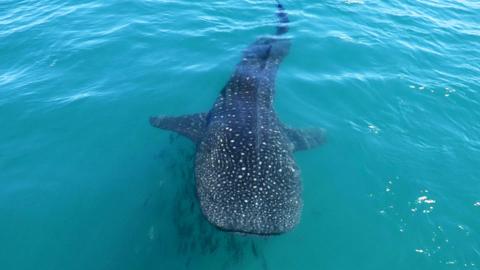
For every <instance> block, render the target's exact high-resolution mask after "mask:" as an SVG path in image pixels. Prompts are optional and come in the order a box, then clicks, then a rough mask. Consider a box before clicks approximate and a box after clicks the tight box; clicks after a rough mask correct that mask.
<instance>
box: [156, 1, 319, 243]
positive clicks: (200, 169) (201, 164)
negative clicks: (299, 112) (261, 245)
mask: <svg viewBox="0 0 480 270" xmlns="http://www.w3.org/2000/svg"><path fill="white" fill-rule="evenodd" d="M277 8H278V12H277V16H278V18H279V25H278V26H277V31H276V35H274V36H272V37H262V38H259V39H257V40H256V41H255V42H254V43H253V44H252V45H250V46H249V47H248V48H247V49H246V50H245V51H244V53H243V56H242V60H241V61H240V63H239V64H238V65H237V67H236V70H235V72H234V74H233V75H232V76H231V78H230V80H229V81H228V82H227V84H226V85H225V87H224V88H223V89H222V91H221V93H220V95H219V97H218V98H217V100H216V101H215V104H214V105H213V108H212V109H211V110H210V111H209V112H208V113H199V114H194V115H187V116H179V117H168V116H157V117H151V118H150V123H151V124H152V125H153V126H155V127H158V128H161V129H167V130H171V131H175V132H177V133H179V134H181V135H184V136H186V137H188V138H190V139H191V140H192V141H193V142H194V143H196V146H197V151H196V157H195V179H196V188H197V197H198V199H199V201H200V206H201V209H202V212H203V214H204V216H205V217H206V218H207V220H208V221H209V222H210V223H212V224H213V225H215V226H216V227H218V228H219V229H221V230H225V231H232V232H240V233H246V234H259V235H272V234H281V233H284V232H287V231H289V230H291V229H292V228H294V227H295V226H296V225H297V224H298V223H299V222H300V216H301V210H302V205H303V202H302V184H301V180H300V171H299V168H298V166H297V165H296V164H295V161H294V159H293V152H295V151H299V150H306V149H309V148H312V147H315V146H317V145H320V144H321V143H322V142H323V139H324V134H323V131H322V129H319V128H314V129H302V130H300V129H291V128H288V127H286V126H285V125H283V124H282V123H281V122H280V121H279V119H278V117H277V116H276V114H275V111H274V109H273V99H274V92H275V91H274V90H275V76H276V73H277V70H278V67H279V65H280V63H281V62H282V60H283V59H284V57H285V56H286V55H287V53H288V50H289V48H290V39H288V38H283V37H281V35H282V34H284V33H286V32H287V31H288V28H287V23H288V17H287V14H286V13H285V10H284V8H283V6H282V5H281V4H280V3H278V2H277Z"/></svg>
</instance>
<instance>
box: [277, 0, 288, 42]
mask: <svg viewBox="0 0 480 270" xmlns="http://www.w3.org/2000/svg"><path fill="white" fill-rule="evenodd" d="M275 2H277V17H278V25H277V33H276V34H277V35H283V34H285V33H287V32H288V23H289V22H290V21H289V20H288V15H287V12H286V11H285V8H284V7H283V5H282V3H280V1H279V0H275Z"/></svg>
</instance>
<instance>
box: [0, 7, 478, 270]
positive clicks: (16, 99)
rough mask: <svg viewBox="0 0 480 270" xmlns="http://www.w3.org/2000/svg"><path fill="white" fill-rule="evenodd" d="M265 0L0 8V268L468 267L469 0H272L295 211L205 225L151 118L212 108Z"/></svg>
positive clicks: (180, 148) (473, 174)
mask: <svg viewBox="0 0 480 270" xmlns="http://www.w3.org/2000/svg"><path fill="white" fill-rule="evenodd" d="M272 2H273V1H233V0H232V1H196V2H195V3H192V1H182V0H171V1H163V0H159V1H130V2H128V1H75V2H67V1H2V2H0V120H1V123H2V124H1V125H2V126H1V129H0V130H1V132H0V269H2V270H10V269H62V270H63V269H82V270H83V269H95V270H96V269H262V270H265V269H270V270H271V269H279V270H281V269H335V270H338V269H436V270H437V269H480V219H479V217H480V172H479V169H478V164H480V152H479V151H480V125H479V120H480V107H479V105H480V104H479V103H480V94H479V92H480V64H479V63H480V50H479V46H480V23H478V18H480V3H479V2H478V1H453V0H443V1H435V0H432V1H425V0H421V1H410V0H407V1H369V0H364V1H362V0H347V1H342V0H338V1H323V2H321V3H315V2H316V1H312V0H310V1H307V0H302V1H293V0H285V1H284V4H285V6H286V8H287V11H288V12H289V15H290V20H291V21H292V23H291V29H290V30H291V31H290V33H289V34H290V36H291V37H292V38H293V44H292V48H291V51H290V54H289V56H288V57H287V59H286V60H285V62H284V63H283V64H282V66H281V68H280V71H279V74H278V78H277V95H276V103H275V106H276V110H277V112H278V114H279V117H280V118H281V119H282V120H283V121H284V122H285V123H287V124H289V125H291V126H295V127H308V126H320V127H323V128H325V129H326V130H327V132H328V133H327V143H325V144H324V145H323V146H322V147H320V148H318V149H315V150H311V151H306V152H300V153H298V154H296V156H295V157H296V160H297V161H298V164H299V166H300V167H301V169H302V179H303V185H304V204H305V207H304V211H303V217H302V222H301V223H300V225H299V226H298V227H297V228H296V229H295V230H294V231H292V232H290V233H287V234H285V235H281V236H275V237H271V238H260V237H252V236H241V235H232V234H228V233H224V232H218V231H216V230H215V229H213V228H211V227H210V226H209V225H208V224H207V223H206V222H205V221H204V219H203V218H202V216H201V215H200V210H199V206H198V204H197V202H196V200H195V197H194V189H193V188H194V179H193V171H192V169H193V160H192V157H193V154H194V145H193V144H192V143H191V142H189V141H188V140H187V139H184V138H182V137H179V136H178V135H174V134H171V133H168V132H164V131H160V130H158V129H154V128H152V127H151V126H150V125H149V124H148V117H149V116H150V115H152V114H169V115H179V114H187V113H194V112H200V111H206V110H208V109H209V108H210V106H211V105H212V103H213V101H214V99H215V97H216V95H217V94H218V93H219V91H220V89H221V88H222V86H223V84H224V83H225V82H226V81H227V79H228V78H229V75H230V74H231V72H232V71H233V69H234V66H235V64H236V63H237V62H238V61H239V57H240V53H241V51H242V49H244V48H245V47H246V46H247V45H248V44H250V43H251V42H253V41H254V40H255V38H256V37H258V36H261V35H265V34H269V33H272V32H273V30H274V29H273V27H274V24H275V15H274V11H275V9H274V6H273V3H272Z"/></svg>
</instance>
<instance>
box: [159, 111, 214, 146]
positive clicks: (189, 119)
mask: <svg viewBox="0 0 480 270" xmlns="http://www.w3.org/2000/svg"><path fill="white" fill-rule="evenodd" d="M206 118H207V114H206V113H197V114H192V115H182V116H176V117H172V116H152V117H150V124H151V125H152V126H154V127H157V128H161V129H166V130H171V131H175V132H177V133H179V134H181V135H183V136H185V137H187V138H189V139H191V140H192V141H194V142H198V141H199V140H200V139H201V138H202V136H203V134H204V131H205V127H206Z"/></svg>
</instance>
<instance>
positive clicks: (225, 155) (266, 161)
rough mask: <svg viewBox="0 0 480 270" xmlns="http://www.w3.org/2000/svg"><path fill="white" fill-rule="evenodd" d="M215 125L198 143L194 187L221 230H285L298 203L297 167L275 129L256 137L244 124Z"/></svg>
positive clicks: (269, 232) (263, 232)
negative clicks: (233, 126) (195, 186)
mask: <svg viewBox="0 0 480 270" xmlns="http://www.w3.org/2000/svg"><path fill="white" fill-rule="evenodd" d="M221 128H224V127H219V128H218V129H217V130H215V131H213V133H214V134H215V135H214V136H208V139H206V140H205V141H202V142H201V143H200V145H199V146H198V147H199V148H198V151H197V160H196V161H197V162H196V169H195V172H196V181H197V193H198V197H199V199H200V204H201V207H202V211H203V213H204V215H205V216H206V217H207V219H208V220H209V221H210V223H212V224H214V225H215V226H217V227H218V228H220V229H221V230H225V231H234V232H240V233H247V234H257V235H272V234H281V233H284V232H287V231H289V230H291V229H292V228H293V227H295V225H297V224H298V222H299V220H300V213H301V209H302V200H301V190H302V189H301V182H300V176H299V169H298V167H297V166H296V164H295V162H294V161H293V159H292V157H291V151H290V150H289V149H288V143H285V141H284V140H283V138H282V136H281V133H280V132H278V131H276V130H274V129H272V130H271V133H270V134H268V136H267V135H264V136H263V139H259V137H258V136H257V135H255V133H254V132H252V131H251V130H249V129H248V128H247V129H237V130H235V129H233V130H230V128H229V127H226V128H225V132H222V131H221V130H219V129H221Z"/></svg>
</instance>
